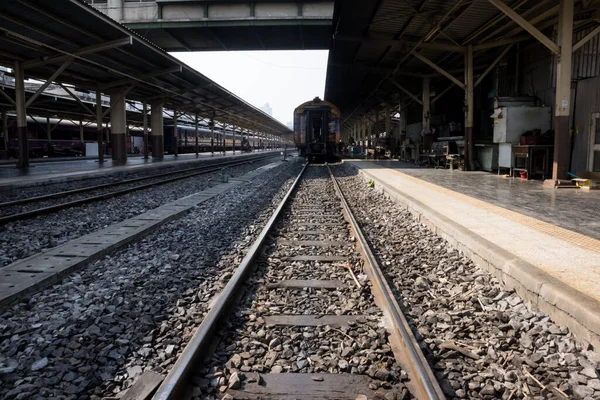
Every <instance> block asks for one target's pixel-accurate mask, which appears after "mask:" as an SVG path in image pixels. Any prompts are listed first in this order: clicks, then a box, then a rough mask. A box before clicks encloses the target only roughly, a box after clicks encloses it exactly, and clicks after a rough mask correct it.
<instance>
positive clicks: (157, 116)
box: [150, 101, 165, 160]
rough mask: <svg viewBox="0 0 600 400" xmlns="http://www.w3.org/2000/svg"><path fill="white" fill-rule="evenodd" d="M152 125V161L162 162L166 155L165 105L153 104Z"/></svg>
mask: <svg viewBox="0 0 600 400" xmlns="http://www.w3.org/2000/svg"><path fill="white" fill-rule="evenodd" d="M150 112H151V115H150V124H151V129H152V136H151V142H152V159H154V160H162V159H163V158H164V154H165V140H164V137H163V134H164V133H163V103H162V101H159V102H156V103H152V105H151V111H150Z"/></svg>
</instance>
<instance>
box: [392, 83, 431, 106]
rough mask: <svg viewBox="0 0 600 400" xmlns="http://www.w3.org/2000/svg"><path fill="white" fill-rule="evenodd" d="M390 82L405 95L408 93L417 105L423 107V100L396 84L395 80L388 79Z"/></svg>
mask: <svg viewBox="0 0 600 400" xmlns="http://www.w3.org/2000/svg"><path fill="white" fill-rule="evenodd" d="M388 80H389V81H390V82H392V84H393V85H394V86H396V87H397V88H398V89H400V90H402V91H403V92H404V93H406V94H407V95H408V96H409V97H410V98H411V99H413V100H414V101H416V102H417V103H419V104H420V105H423V102H422V101H421V99H419V98H418V97H417V96H415V95H414V94H412V93H411V92H410V91H409V90H408V89H406V88H405V87H404V86H402V85H400V84H399V83H398V82H396V81H395V80H394V78H388Z"/></svg>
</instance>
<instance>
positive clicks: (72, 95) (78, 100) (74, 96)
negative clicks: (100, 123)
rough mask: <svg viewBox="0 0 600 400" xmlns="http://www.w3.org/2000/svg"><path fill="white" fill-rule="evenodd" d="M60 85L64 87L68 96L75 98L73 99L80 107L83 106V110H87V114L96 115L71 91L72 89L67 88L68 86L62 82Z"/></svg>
mask: <svg viewBox="0 0 600 400" xmlns="http://www.w3.org/2000/svg"><path fill="white" fill-rule="evenodd" d="M60 86H61V87H62V88H63V89H64V91H65V92H67V93H68V94H69V96H71V97H72V98H73V99H75V101H76V102H77V103H79V105H80V106H81V107H83V109H84V110H85V111H87V112H88V114H90V115H91V116H94V115H96V113H95V112H93V111H92V110H91V109H90V108H89V107H88V106H86V105H85V104H84V103H83V101H81V99H80V98H79V96H77V95H76V94H75V93H73V91H71V89H69V88H68V87H66V86H65V85H63V84H62V83H60Z"/></svg>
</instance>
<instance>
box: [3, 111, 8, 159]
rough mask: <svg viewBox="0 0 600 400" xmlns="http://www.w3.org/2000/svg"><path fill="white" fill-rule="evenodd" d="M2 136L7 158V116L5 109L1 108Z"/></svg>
mask: <svg viewBox="0 0 600 400" xmlns="http://www.w3.org/2000/svg"><path fill="white" fill-rule="evenodd" d="M2 138H3V140H4V150H6V157H7V158H8V116H7V114H6V110H4V109H2Z"/></svg>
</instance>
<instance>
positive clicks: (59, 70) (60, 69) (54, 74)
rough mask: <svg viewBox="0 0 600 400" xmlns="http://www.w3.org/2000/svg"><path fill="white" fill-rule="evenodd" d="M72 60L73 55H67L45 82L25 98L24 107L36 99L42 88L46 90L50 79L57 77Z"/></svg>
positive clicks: (50, 81)
mask: <svg viewBox="0 0 600 400" xmlns="http://www.w3.org/2000/svg"><path fill="white" fill-rule="evenodd" d="M72 62H73V57H69V58H68V59H67V61H65V62H64V63H63V64H62V65H61V66H60V67H59V68H58V69H57V70H56V71H54V73H53V74H52V76H51V77H49V78H48V79H47V80H46V82H44V84H43V85H42V86H40V87H39V88H38V90H37V91H36V92H35V93H34V94H33V96H31V97H30V98H29V100H27V102H26V103H25V108H27V107H29V106H30V105H31V103H33V102H34V101H35V99H37V98H38V97H39V95H40V94H42V92H43V91H44V90H46V88H47V87H48V86H50V84H51V83H52V81H54V80H55V79H56V78H58V76H59V75H60V74H62V73H63V71H64V70H65V69H67V68H68V67H69V65H71V63H72Z"/></svg>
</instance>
